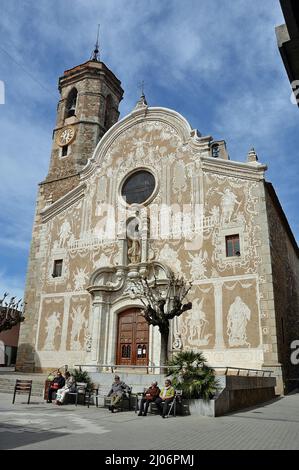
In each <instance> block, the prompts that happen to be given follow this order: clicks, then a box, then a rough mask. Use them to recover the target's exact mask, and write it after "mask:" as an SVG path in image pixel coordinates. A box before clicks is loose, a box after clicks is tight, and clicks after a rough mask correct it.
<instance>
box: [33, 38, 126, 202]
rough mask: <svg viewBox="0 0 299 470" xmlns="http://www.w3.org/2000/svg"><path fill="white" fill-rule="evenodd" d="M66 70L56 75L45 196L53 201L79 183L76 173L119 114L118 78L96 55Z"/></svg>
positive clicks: (97, 50)
mask: <svg viewBox="0 0 299 470" xmlns="http://www.w3.org/2000/svg"><path fill="white" fill-rule="evenodd" d="M98 54H99V49H98V43H97V44H96V47H95V50H94V52H93V55H92V58H91V59H90V60H88V61H87V62H85V63H83V64H81V65H77V66H76V67H73V68H72V69H70V70H66V71H65V72H64V74H63V76H62V77H60V78H59V85H58V89H59V92H60V96H61V98H60V101H59V103H58V107H57V120H56V127H55V129H54V131H53V146H52V154H51V161H50V166H49V172H48V175H47V177H46V179H45V181H43V183H41V184H42V186H43V185H45V186H46V187H45V186H44V188H43V189H44V191H43V192H44V197H45V198H46V199H47V198H48V200H50V201H51V202H54V201H55V200H57V199H58V198H59V197H61V196H62V195H63V194H65V193H66V192H68V191H69V190H71V189H73V188H74V187H75V186H76V185H77V184H78V178H79V176H78V175H79V173H80V171H81V170H82V168H83V167H84V166H85V165H86V163H87V160H88V159H89V158H90V157H91V156H92V153H93V151H94V149H95V147H96V145H97V143H98V142H99V140H100V139H101V138H102V136H103V135H104V134H105V132H107V130H108V129H109V128H110V127H111V126H113V124H115V123H116V122H117V120H118V117H119V111H118V107H119V103H120V101H121V100H122V97H123V93H124V91H123V89H122V88H121V82H120V81H119V80H118V79H117V78H116V76H115V75H114V74H113V73H112V72H111V70H109V69H108V67H107V66H106V65H105V64H104V63H103V62H101V61H100V60H99V58H98Z"/></svg>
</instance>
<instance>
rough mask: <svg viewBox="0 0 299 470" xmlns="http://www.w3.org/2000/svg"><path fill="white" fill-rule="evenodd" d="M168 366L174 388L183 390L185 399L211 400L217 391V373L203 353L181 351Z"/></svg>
mask: <svg viewBox="0 0 299 470" xmlns="http://www.w3.org/2000/svg"><path fill="white" fill-rule="evenodd" d="M168 365H169V369H168V373H167V375H168V376H169V375H171V376H172V382H173V385H174V387H175V388H177V389H178V390H182V392H183V397H184V398H202V399H203V400H209V399H211V398H212V397H213V395H214V394H215V392H216V391H217V387H218V380H217V379H216V377H215V371H214V369H212V368H211V367H209V366H208V365H207V364H206V358H205V357H204V355H203V354H202V353H201V352H194V351H181V352H179V353H177V354H176V355H175V356H174V357H173V359H172V360H171V361H169V362H168Z"/></svg>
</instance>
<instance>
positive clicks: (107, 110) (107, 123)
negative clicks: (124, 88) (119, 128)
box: [104, 95, 113, 128]
mask: <svg viewBox="0 0 299 470" xmlns="http://www.w3.org/2000/svg"><path fill="white" fill-rule="evenodd" d="M112 105H113V102H112V96H111V95H107V96H106V102H105V118H104V126H105V127H106V128H109V127H110V125H111V111H112Z"/></svg>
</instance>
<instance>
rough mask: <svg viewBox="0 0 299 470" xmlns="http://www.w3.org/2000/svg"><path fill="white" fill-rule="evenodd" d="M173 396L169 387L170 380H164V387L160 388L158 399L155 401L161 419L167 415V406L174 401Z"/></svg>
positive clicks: (173, 392) (172, 391) (171, 388)
mask: <svg viewBox="0 0 299 470" xmlns="http://www.w3.org/2000/svg"><path fill="white" fill-rule="evenodd" d="M174 395H175V391H174V388H173V387H172V385H171V380H169V379H166V380H165V387H162V389H161V392H160V395H159V398H157V399H156V401H155V403H156V405H157V407H158V410H159V412H160V415H161V416H162V418H165V416H166V414H167V406H168V404H169V403H171V402H172V400H173V399H174Z"/></svg>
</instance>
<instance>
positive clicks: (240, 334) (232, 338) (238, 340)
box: [227, 296, 251, 347]
mask: <svg viewBox="0 0 299 470" xmlns="http://www.w3.org/2000/svg"><path fill="white" fill-rule="evenodd" d="M250 317H251V311H250V308H249V307H248V306H247V305H246V304H245V303H244V302H243V300H242V299H241V297H239V296H237V297H236V298H235V301H234V302H233V303H232V304H231V306H230V308H229V311H228V315H227V334H228V342H229V345H230V346H247V347H250V343H248V342H247V334H246V328H247V323H248V321H249V320H250Z"/></svg>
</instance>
